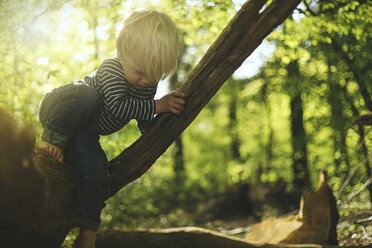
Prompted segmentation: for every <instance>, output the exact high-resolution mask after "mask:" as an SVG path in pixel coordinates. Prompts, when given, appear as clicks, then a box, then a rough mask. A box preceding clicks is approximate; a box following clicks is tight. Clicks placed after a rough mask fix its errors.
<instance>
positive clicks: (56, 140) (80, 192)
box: [39, 83, 108, 231]
mask: <svg viewBox="0 0 372 248" xmlns="http://www.w3.org/2000/svg"><path fill="white" fill-rule="evenodd" d="M99 101H100V99H99V94H98V93H97V91H96V90H95V89H94V88H93V87H92V86H89V85H86V84H83V83H76V84H68V85H64V86H61V87H59V88H57V89H54V90H53V91H52V92H50V93H48V94H46V95H45V97H44V99H43V101H42V103H41V105H40V114H39V116H40V122H41V124H42V125H43V128H44V130H43V134H42V139H43V140H45V141H47V142H49V143H51V144H53V145H56V146H58V147H59V148H61V149H62V151H63V155H64V162H65V163H68V164H71V165H72V166H73V171H74V175H75V185H76V187H75V204H74V209H73V213H72V222H73V224H74V226H79V227H84V228H88V229H91V230H94V231H97V229H98V226H99V224H100V222H101V220H100V215H101V211H102V209H103V208H104V206H105V203H104V201H105V199H106V194H107V183H108V182H107V180H108V172H107V164H108V161H107V157H106V154H105V152H104V151H103V150H102V148H101V145H100V143H99V135H98V134H97V132H96V131H95V129H94V127H93V125H92V118H93V116H94V113H95V111H97V108H98V106H99Z"/></svg>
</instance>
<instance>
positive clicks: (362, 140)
mask: <svg viewBox="0 0 372 248" xmlns="http://www.w3.org/2000/svg"><path fill="white" fill-rule="evenodd" d="M346 87H347V85H345V86H343V87H342V88H341V89H342V92H343V94H344V97H345V100H346V102H347V103H349V105H350V107H351V110H352V111H353V115H354V117H358V116H360V113H359V110H358V109H357V108H356V107H355V104H354V102H353V99H352V98H351V97H350V96H349V94H348V93H347V88H346ZM358 134H359V144H360V145H361V147H362V154H363V160H362V163H363V164H364V168H365V170H366V176H367V178H370V177H371V176H372V173H371V166H370V161H369V156H368V148H367V145H366V137H365V131H364V127H363V126H358ZM367 188H368V192H369V200H370V202H372V184H370V185H369V186H368V187H367Z"/></svg>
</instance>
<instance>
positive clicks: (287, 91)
mask: <svg viewBox="0 0 372 248" xmlns="http://www.w3.org/2000/svg"><path fill="white" fill-rule="evenodd" d="M371 3H372V1H369V0H366V1H363V0H359V1H353V0H338V1H336V0H324V1H314V0H307V1H303V3H302V4H301V5H300V6H299V8H298V9H297V10H296V11H295V12H294V13H293V15H292V17H291V18H289V19H287V20H286V21H285V23H284V24H282V25H281V26H279V27H278V28H277V29H276V30H275V31H274V32H273V33H272V34H271V35H270V36H269V37H268V38H267V39H266V40H265V41H264V42H263V44H262V45H261V46H260V47H259V49H258V50H257V51H256V52H255V53H254V54H253V55H252V56H251V57H250V58H249V59H248V61H247V62H246V63H245V64H243V66H242V67H241V68H240V69H239V70H238V71H237V72H236V73H235V74H234V75H233V76H232V77H231V78H230V79H229V80H228V82H226V83H225V85H224V86H223V87H222V88H221V89H220V91H219V92H218V93H217V95H216V96H215V97H214V98H213V99H212V100H211V102H210V103H209V104H208V105H207V106H206V107H205V108H204V109H203V110H202V112H201V113H200V114H199V116H198V117H197V118H196V120H195V121H194V122H193V123H192V124H191V125H190V126H189V127H188V128H187V129H186V131H185V132H184V133H183V134H182V135H181V137H180V139H178V140H177V141H176V142H175V143H174V145H172V146H171V147H170V148H169V149H168V150H167V152H166V153H164V154H163V155H162V156H161V157H160V158H159V159H158V161H157V162H156V164H155V165H154V166H153V168H151V169H150V170H149V171H148V172H147V173H146V174H145V175H143V176H142V177H141V178H139V179H138V180H136V181H135V182H133V183H131V184H129V185H128V186H126V187H125V188H124V189H123V190H121V191H120V192H119V193H118V194H117V195H116V196H115V197H113V198H112V199H110V200H109V201H108V202H107V206H106V208H105V210H104V212H103V214H102V221H103V222H102V226H103V227H108V228H111V227H118V228H132V227H169V226H186V225H195V224H196V222H197V218H196V216H197V213H198V212H199V211H200V209H201V207H202V206H203V204H205V203H206V202H208V200H210V199H212V198H216V197H219V196H223V195H224V192H225V191H226V189H227V188H229V186H231V185H237V184H241V183H249V184H250V185H266V186H267V187H270V186H271V185H275V183H276V182H278V180H279V181H285V182H286V189H285V190H286V192H301V193H304V192H307V191H310V190H313V189H314V188H315V187H316V185H317V177H318V172H319V170H320V169H321V168H323V167H327V169H328V172H329V175H330V181H329V186H330V187H331V189H332V190H333V191H334V194H335V196H336V198H337V203H338V207H339V209H340V210H344V212H345V213H346V214H347V211H348V209H357V210H362V209H370V208H371V201H372V184H371V182H372V175H371V158H372V156H371V154H372V129H371V127H368V126H366V127H363V126H356V125H353V124H352V121H353V119H355V118H356V117H357V116H360V115H362V114H366V113H368V112H370V111H372V100H371V94H372V83H371V80H370V79H371V76H372V69H371V68H372V65H371V54H372V53H371V52H372V51H371V50H372V42H371V37H370V34H371V31H372V30H371V29H372V26H371V22H372V14H371V13H372V7H371V6H372V5H371ZM242 4H243V1H231V0H227V1H222V0H221V1H207V0H173V1H172V0H157V1H145V0H142V1H132V0H127V1H119V0H101V1H100V0H73V1H64V0H53V1H51V0H25V1H19V0H15V1H7V0H2V1H0V56H1V58H2V63H1V66H0V89H1V90H0V92H1V95H0V107H1V108H3V109H5V110H7V111H8V112H10V113H12V114H13V115H15V116H16V117H17V118H18V119H19V120H21V121H23V122H26V123H31V124H32V125H33V126H34V127H35V129H36V130H37V133H38V134H39V135H40V133H41V130H42V129H41V126H40V124H39V122H38V107H39V104H40V102H41V100H42V98H43V96H44V94H45V93H47V92H48V91H50V90H52V89H53V88H55V87H58V86H60V85H63V84H67V83H73V82H76V81H78V80H79V79H82V78H83V77H84V75H87V74H90V73H91V72H93V71H94V70H95V69H96V68H97V66H98V65H99V64H100V63H101V61H102V60H103V59H105V58H107V57H114V56H115V55H116V53H115V32H116V28H117V27H118V25H119V24H120V22H121V21H122V19H123V18H124V17H126V16H128V14H129V13H130V12H131V11H132V10H134V9H138V8H156V9H159V10H162V11H164V12H166V13H168V14H169V15H170V16H171V18H172V19H173V20H174V21H175V22H176V24H177V26H178V28H179V30H180V34H181V36H182V48H181V52H180V57H179V67H178V69H177V71H176V73H175V75H173V76H172V77H171V78H169V79H168V80H166V81H163V82H161V83H160V87H159V92H158V94H157V96H156V97H157V98H159V97H161V96H162V95H164V94H166V93H167V92H169V91H170V90H172V89H175V88H177V87H178V86H179V85H180V84H181V83H182V81H183V80H184V79H185V78H186V76H187V75H188V73H189V72H190V70H191V69H192V68H193V67H194V66H195V65H196V63H197V62H198V61H199V59H200V58H201V56H202V55H203V54H205V52H206V50H207V49H208V47H209V45H211V44H212V42H213V41H214V40H215V39H216V38H217V36H218V35H219V34H220V32H221V31H222V29H223V28H224V27H225V25H226V24H227V23H228V21H229V20H230V19H231V17H232V16H233V15H234V14H235V13H236V11H238V10H239V9H240V6H241V5H242ZM139 135H140V133H139V131H138V130H137V127H136V123H135V122H131V123H130V124H129V125H127V126H126V127H125V128H123V130H121V131H120V132H118V133H115V134H112V135H109V136H104V137H102V138H101V143H102V146H103V148H104V150H105V151H106V153H107V155H108V157H109V159H112V158H114V157H116V156H117V155H118V154H119V153H120V152H121V151H123V150H124V149H125V148H126V147H128V146H129V145H130V144H132V143H133V142H134V141H135V140H136V139H137V138H138V137H139ZM262 194H264V193H262ZM266 210H267V211H264V210H263V209H260V210H259V211H258V212H259V213H255V215H258V216H259V217H260V218H265V216H271V215H275V214H276V212H275V210H274V209H272V208H267V209H266ZM371 233H372V230H371Z"/></svg>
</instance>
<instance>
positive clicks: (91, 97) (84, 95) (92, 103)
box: [78, 84, 99, 108]
mask: <svg viewBox="0 0 372 248" xmlns="http://www.w3.org/2000/svg"><path fill="white" fill-rule="evenodd" d="M78 91H79V98H80V101H81V102H82V104H84V105H85V106H86V107H87V108H95V107H96V106H97V104H98V102H99V94H98V92H97V90H96V89H95V88H93V87H92V86H89V85H84V84H82V85H79V86H78Z"/></svg>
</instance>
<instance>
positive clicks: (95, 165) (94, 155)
mask: <svg viewBox="0 0 372 248" xmlns="http://www.w3.org/2000/svg"><path fill="white" fill-rule="evenodd" d="M178 48H179V39H178V34H177V29H176V26H175V25H174V23H173V22H172V20H171V19H170V18H169V17H168V16H167V15H166V14H164V13H162V12H159V11H149V10H144V11H135V12H133V13H132V14H131V15H130V16H129V17H128V18H127V19H125V20H124V21H123V23H122V25H121V27H120V28H119V30H118V32H117V38H116V49H117V55H118V56H117V58H110V59H106V60H104V61H103V63H102V64H101V65H100V66H99V67H98V69H97V70H96V71H95V72H93V73H92V74H91V75H88V76H85V77H84V80H82V81H79V82H78V83H75V84H68V85H64V86H62V87H59V88H57V89H54V90H53V91H52V92H50V93H48V94H46V96H45V97H44V99H43V102H42V104H41V106H40V122H41V123H42V125H43V128H44V130H43V134H42V138H41V141H39V142H38V144H37V148H39V149H42V150H45V151H47V152H48V153H50V154H51V155H52V156H53V157H54V158H55V159H57V160H58V161H59V162H60V163H63V162H67V163H69V164H72V165H73V167H74V173H75V177H76V204H75V205H76V206H75V209H74V211H73V216H72V221H73V224H74V225H75V226H78V227H80V234H79V236H78V238H77V239H76V240H75V247H76V248H80V247H82V248H94V247H95V239H96V232H97V229H98V226H99V224H100V214H101V210H102V208H103V207H104V200H105V194H106V186H107V163H108V161H107V158H106V155H105V153H104V151H103V150H102V148H101V146H100V144H99V135H108V134H111V133H114V132H116V131H118V130H120V129H121V128H122V127H124V126H125V125H126V124H127V123H128V122H129V121H130V120H131V119H136V120H137V122H138V127H139V129H140V130H141V132H142V131H143V128H144V127H145V126H146V123H148V122H149V121H150V120H151V119H152V118H153V117H154V114H160V113H164V112H171V113H174V114H180V113H181V111H182V110H183V105H184V104H185V101H184V99H183V98H184V94H183V93H181V92H179V91H174V92H172V93H170V94H168V95H166V96H164V97H163V98H161V99H160V100H154V95H155V93H156V89H157V85H158V82H159V80H161V79H165V78H166V77H167V76H168V75H169V74H170V73H171V72H172V71H173V70H174V69H175V67H176V65H177V57H178Z"/></svg>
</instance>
